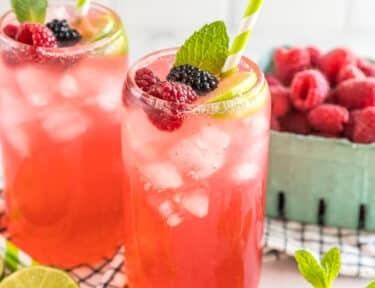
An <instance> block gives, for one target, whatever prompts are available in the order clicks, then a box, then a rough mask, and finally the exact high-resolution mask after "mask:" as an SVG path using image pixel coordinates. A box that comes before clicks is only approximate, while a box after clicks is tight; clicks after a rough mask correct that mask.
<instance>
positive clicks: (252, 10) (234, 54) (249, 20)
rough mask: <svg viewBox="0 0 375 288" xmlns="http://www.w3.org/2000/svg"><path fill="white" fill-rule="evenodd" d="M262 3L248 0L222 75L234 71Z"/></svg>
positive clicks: (260, 0) (259, 0)
mask: <svg viewBox="0 0 375 288" xmlns="http://www.w3.org/2000/svg"><path fill="white" fill-rule="evenodd" d="M262 5H263V0H250V1H249V4H248V6H247V9H246V11H245V14H244V15H243V17H242V22H241V26H240V29H239V31H238V33H237V35H236V36H235V38H234V40H233V43H232V47H231V48H230V50H229V56H228V58H227V60H226V62H225V64H224V67H223V69H222V71H221V73H222V74H223V75H224V76H225V75H229V74H231V73H233V72H234V71H236V69H237V66H238V64H239V63H240V60H241V57H242V54H243V52H244V50H245V48H246V45H247V43H248V41H249V38H250V36H251V33H252V32H253V29H254V26H255V24H256V21H257V18H258V15H259V12H260V9H261V8H262Z"/></svg>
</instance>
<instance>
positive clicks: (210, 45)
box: [175, 21, 229, 75]
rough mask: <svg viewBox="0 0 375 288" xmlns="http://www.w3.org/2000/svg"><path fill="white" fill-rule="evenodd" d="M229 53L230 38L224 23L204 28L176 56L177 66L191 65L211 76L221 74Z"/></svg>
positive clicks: (186, 42) (219, 22) (216, 23)
mask: <svg viewBox="0 0 375 288" xmlns="http://www.w3.org/2000/svg"><path fill="white" fill-rule="evenodd" d="M228 53H229V36H228V33H227V28H226V26H225V23H224V22H223V21H216V22H213V23H211V24H208V25H205V26H203V28H202V29H201V30H199V31H197V32H195V33H194V34H193V35H192V36H191V37H190V38H189V39H188V40H186V41H185V43H184V45H183V46H182V47H181V48H180V50H179V51H178V52H177V55H176V63H175V66H180V65H184V64H190V65H193V66H195V67H198V68H200V69H202V70H205V71H208V72H210V73H211V74H214V75H215V74H219V73H220V71H221V68H223V66H224V63H225V60H226V59H227V57H228Z"/></svg>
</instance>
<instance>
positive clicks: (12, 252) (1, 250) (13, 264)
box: [0, 236, 38, 271]
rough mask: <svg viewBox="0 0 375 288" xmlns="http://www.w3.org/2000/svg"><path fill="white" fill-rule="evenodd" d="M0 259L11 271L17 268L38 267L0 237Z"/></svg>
mask: <svg viewBox="0 0 375 288" xmlns="http://www.w3.org/2000/svg"><path fill="white" fill-rule="evenodd" d="M0 257H2V258H3V259H4V262H5V265H6V266H7V267H8V268H9V269H10V270H12V271H15V270H17V269H19V268H23V267H29V266H33V265H38V263H37V262H36V261H35V260H33V259H32V258H31V257H30V256H29V255H27V254H26V253H25V252H23V251H22V250H21V249H19V248H17V247H16V245H14V244H13V243H11V242H10V241H8V240H7V239H5V238H4V237H3V236H0Z"/></svg>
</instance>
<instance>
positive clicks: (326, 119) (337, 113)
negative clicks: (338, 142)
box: [308, 104, 349, 135]
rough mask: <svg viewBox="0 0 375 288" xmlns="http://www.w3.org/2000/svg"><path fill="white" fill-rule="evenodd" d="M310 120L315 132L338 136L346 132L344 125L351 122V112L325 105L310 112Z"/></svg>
mask: <svg viewBox="0 0 375 288" xmlns="http://www.w3.org/2000/svg"><path fill="white" fill-rule="evenodd" d="M308 120H309V123H310V125H311V127H312V128H314V129H315V130H317V131H319V132H322V133H328V134H333V135H337V134H339V133H341V132H342V131H344V125H345V124H346V123H348V121H349V111H348V110H347V109H346V108H344V107H341V106H338V105H333V104H323V105H320V106H318V107H316V108H314V109H313V110H311V111H310V113H309V115H308Z"/></svg>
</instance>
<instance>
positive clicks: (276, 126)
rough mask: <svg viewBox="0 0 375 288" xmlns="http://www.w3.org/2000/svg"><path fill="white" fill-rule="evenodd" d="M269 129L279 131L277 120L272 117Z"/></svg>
mask: <svg viewBox="0 0 375 288" xmlns="http://www.w3.org/2000/svg"><path fill="white" fill-rule="evenodd" d="M271 129H272V130H274V131H280V123H279V120H278V119H277V118H276V117H274V116H271Z"/></svg>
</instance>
